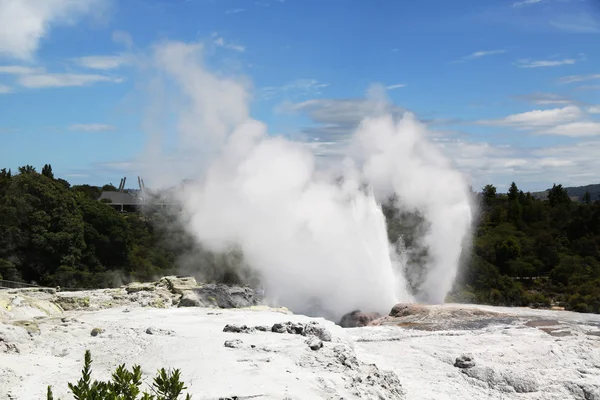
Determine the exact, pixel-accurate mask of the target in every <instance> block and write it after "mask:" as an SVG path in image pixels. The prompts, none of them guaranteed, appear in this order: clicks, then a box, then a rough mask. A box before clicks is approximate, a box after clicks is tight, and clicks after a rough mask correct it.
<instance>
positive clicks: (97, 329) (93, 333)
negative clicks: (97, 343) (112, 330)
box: [90, 328, 104, 336]
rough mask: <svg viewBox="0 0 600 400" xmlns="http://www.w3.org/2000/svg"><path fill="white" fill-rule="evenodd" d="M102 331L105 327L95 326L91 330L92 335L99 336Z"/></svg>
mask: <svg viewBox="0 0 600 400" xmlns="http://www.w3.org/2000/svg"><path fill="white" fill-rule="evenodd" d="M102 332H104V329H102V328H94V329H92V331H91V332H90V335H92V336H98V335H99V334H101V333H102Z"/></svg>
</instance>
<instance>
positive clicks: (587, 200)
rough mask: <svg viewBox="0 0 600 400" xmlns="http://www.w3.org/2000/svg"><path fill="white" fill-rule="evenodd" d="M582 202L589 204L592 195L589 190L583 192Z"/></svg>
mask: <svg viewBox="0 0 600 400" xmlns="http://www.w3.org/2000/svg"><path fill="white" fill-rule="evenodd" d="M582 201H583V204H591V203H592V195H591V194H590V192H589V191H587V190H586V191H585V194H584V195H583V199H582Z"/></svg>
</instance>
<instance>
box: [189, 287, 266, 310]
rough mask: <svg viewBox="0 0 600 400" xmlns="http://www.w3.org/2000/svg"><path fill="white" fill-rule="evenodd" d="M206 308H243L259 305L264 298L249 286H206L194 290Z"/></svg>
mask: <svg viewBox="0 0 600 400" xmlns="http://www.w3.org/2000/svg"><path fill="white" fill-rule="evenodd" d="M192 291H193V292H194V293H195V294H196V296H197V298H198V299H199V300H200V302H201V303H203V304H204V305H205V306H213V307H219V308H243V307H251V306H255V305H258V304H259V303H260V302H261V301H262V296H261V295H260V294H259V293H257V292H256V291H255V290H254V289H252V288H250V287H248V286H228V285H223V284H212V283H211V284H206V285H203V286H200V287H197V288H194V289H193V290H192Z"/></svg>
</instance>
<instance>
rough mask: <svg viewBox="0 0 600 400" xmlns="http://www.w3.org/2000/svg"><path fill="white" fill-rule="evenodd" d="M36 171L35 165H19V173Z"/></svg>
mask: <svg viewBox="0 0 600 400" xmlns="http://www.w3.org/2000/svg"><path fill="white" fill-rule="evenodd" d="M34 172H36V170H35V167H33V166H31V165H29V164H27V165H23V166H21V167H19V174H31V173H34Z"/></svg>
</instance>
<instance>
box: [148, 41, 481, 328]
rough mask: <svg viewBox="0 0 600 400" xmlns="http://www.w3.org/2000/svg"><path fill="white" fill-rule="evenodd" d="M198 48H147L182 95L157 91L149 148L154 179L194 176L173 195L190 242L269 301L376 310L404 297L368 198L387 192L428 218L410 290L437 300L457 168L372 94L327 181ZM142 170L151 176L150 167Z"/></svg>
mask: <svg viewBox="0 0 600 400" xmlns="http://www.w3.org/2000/svg"><path fill="white" fill-rule="evenodd" d="M201 52H202V47H201V46H200V45H187V44H183V43H178V42H167V43H163V44H161V45H160V46H158V47H157V48H156V49H155V52H154V63H155V64H154V65H155V66H156V67H157V68H158V70H159V71H160V72H161V73H162V74H164V75H165V76H166V77H168V81H167V83H165V85H166V86H168V87H169V88H171V87H170V86H169V85H170V84H174V86H173V87H172V88H174V89H175V90H176V93H178V94H180V95H182V98H183V102H178V101H176V99H178V98H177V97H173V96H171V97H170V98H169V101H170V102H171V103H173V104H177V107H176V111H177V114H178V124H177V128H176V131H177V134H178V135H177V140H176V141H175V145H174V146H173V145H172V146H171V147H172V148H173V150H172V151H171V153H165V152H164V151H160V150H157V148H156V147H154V150H153V151H152V153H150V154H151V157H152V164H153V165H154V166H156V167H159V168H160V171H161V173H162V175H163V177H164V178H165V179H162V180H160V181H162V182H168V181H170V182H173V180H176V181H177V180H179V179H181V176H182V173H183V172H185V176H190V174H193V175H194V178H195V179H194V180H193V181H192V182H190V183H188V184H186V185H185V186H184V187H183V188H182V189H181V190H180V191H179V192H178V197H179V200H180V201H181V203H182V205H183V213H182V219H183V221H184V223H185V225H186V227H187V228H188V229H189V231H190V232H191V233H192V234H193V235H194V236H195V237H196V238H197V240H198V242H199V243H202V245H203V246H205V247H208V248H210V249H212V250H214V251H223V250H226V249H228V248H229V247H230V246H231V245H236V246H238V247H239V248H240V249H241V250H242V252H243V255H244V258H245V260H246V262H247V263H248V264H249V265H250V266H251V267H252V268H254V269H256V270H257V271H258V272H259V273H260V275H261V277H262V284H263V286H264V287H265V289H266V291H267V294H268V295H269V297H270V298H271V299H272V300H273V301H276V302H278V303H280V304H282V305H285V306H287V307H289V308H290V309H292V310H294V311H296V312H304V313H309V314H315V313H316V314H320V315H323V316H327V317H330V318H339V317H340V316H341V315H342V314H344V313H346V312H348V311H350V310H352V309H356V308H360V309H363V310H368V311H379V312H387V310H389V308H390V306H391V305H393V304H395V303H396V302H399V301H405V302H408V301H412V300H413V296H412V294H411V293H409V291H408V290H407V285H406V280H405V278H404V276H403V274H402V270H403V266H404V265H403V263H405V262H406V261H404V260H403V257H402V254H396V250H395V249H396V247H395V246H392V245H390V243H389V241H388V238H387V233H386V224H385V219H384V216H383V213H382V211H381V208H380V205H379V204H380V202H381V201H383V200H384V199H385V198H386V196H388V195H390V194H394V193H395V194H397V195H398V196H399V198H400V199H401V201H402V206H403V207H405V208H407V209H412V210H419V211H420V212H422V213H423V215H424V216H425V218H426V219H427V221H428V222H429V224H430V230H429V232H428V234H427V236H426V237H425V239H424V240H425V242H426V244H427V245H428V246H429V248H430V252H431V256H432V257H431V265H429V266H428V268H429V271H428V273H427V278H426V281H425V284H424V285H423V286H422V293H418V294H417V296H418V298H420V299H423V300H426V301H432V302H441V301H443V299H444V297H445V295H446V293H447V292H448V290H449V289H450V287H451V285H452V281H453V280H454V277H455V274H456V270H457V265H458V258H459V255H460V252H461V243H462V240H463V238H464V237H465V236H466V235H467V234H468V230H469V225H470V210H469V202H468V195H467V188H466V184H465V182H464V181H463V178H462V176H461V175H460V174H459V173H457V172H456V171H454V170H453V169H452V168H451V165H450V163H449V161H448V160H447V159H446V158H444V156H443V155H442V154H441V153H440V152H439V151H438V150H437V148H436V147H435V146H434V145H433V144H431V143H429V142H428V141H427V139H426V131H425V128H424V127H423V126H422V125H421V124H419V123H418V122H417V121H416V120H415V118H414V117H413V116H411V115H407V116H405V117H404V118H403V119H401V120H400V121H395V120H394V118H393V117H391V116H389V115H385V110H386V107H385V102H386V100H385V99H383V98H381V95H379V98H376V99H374V100H373V104H374V105H375V107H374V110H375V113H374V114H373V117H370V118H367V119H366V120H364V121H363V123H362V124H361V126H360V128H359V129H358V131H357V132H356V134H355V135H354V137H353V140H352V141H351V145H350V146H349V147H348V148H346V149H344V150H343V153H344V155H345V160H344V162H343V163H342V164H340V165H342V168H341V169H342V173H343V179H342V180H339V179H334V178H336V177H337V176H333V174H332V173H331V171H328V170H323V169H321V168H319V167H317V163H316V162H315V155H314V154H313V152H312V150H311V149H310V148H309V147H308V146H307V145H306V144H305V143H301V142H294V141H289V140H286V139H284V138H281V137H275V136H271V135H269V134H268V133H267V128H266V126H265V125H264V124H263V123H261V122H259V121H256V120H253V119H252V118H251V117H250V116H249V115H250V113H249V110H248V95H247V93H248V91H247V89H246V87H247V85H245V84H244V83H243V82H241V81H237V80H234V79H230V78H222V77H218V76H217V74H213V73H210V72H208V71H207V69H206V68H205V67H204V66H203V64H202V60H201ZM376 97H377V96H376ZM377 105H381V107H378V106H377ZM166 139H167V140H169V138H166ZM154 140H155V141H156V138H154ZM164 141H165V138H162V139H160V140H158V141H156V142H155V143H163V142H164ZM171 141H172V138H171ZM160 148H161V147H160V146H158V149H160ZM338 172H339V168H338ZM153 174H154V176H155V177H156V176H157V174H158V176H159V177H160V173H159V170H158V169H155V170H153ZM365 183H366V184H367V185H366V189H365Z"/></svg>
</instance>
